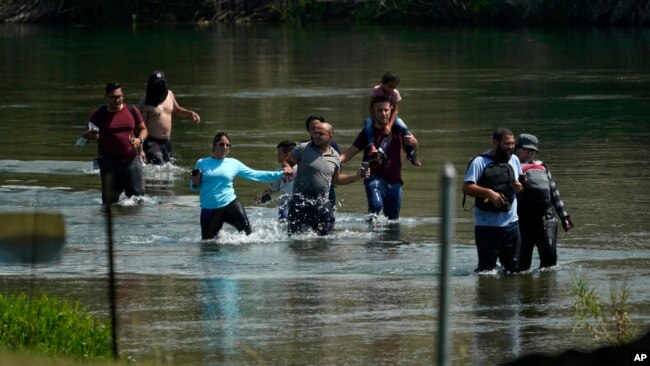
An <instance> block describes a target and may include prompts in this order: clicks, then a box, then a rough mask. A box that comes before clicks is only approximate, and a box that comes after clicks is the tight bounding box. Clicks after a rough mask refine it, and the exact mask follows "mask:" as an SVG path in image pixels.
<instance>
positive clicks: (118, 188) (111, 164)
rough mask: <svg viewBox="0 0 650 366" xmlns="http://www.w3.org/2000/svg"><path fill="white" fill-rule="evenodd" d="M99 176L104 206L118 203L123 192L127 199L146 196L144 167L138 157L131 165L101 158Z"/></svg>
mask: <svg viewBox="0 0 650 366" xmlns="http://www.w3.org/2000/svg"><path fill="white" fill-rule="evenodd" d="M99 175H100V176H101V178H102V203H104V204H107V203H115V202H117V201H118V200H119V199H120V194H121V193H122V192H124V194H125V195H126V196H127V197H131V196H142V195H144V189H143V188H142V166H141V165H140V159H139V158H137V157H136V158H135V159H133V160H132V161H131V162H130V163H122V162H118V161H113V160H109V159H106V158H99ZM109 187H110V191H109Z"/></svg>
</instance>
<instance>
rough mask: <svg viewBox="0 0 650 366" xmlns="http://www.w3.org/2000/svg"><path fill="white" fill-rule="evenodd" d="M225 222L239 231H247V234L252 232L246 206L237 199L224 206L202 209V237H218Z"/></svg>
mask: <svg viewBox="0 0 650 366" xmlns="http://www.w3.org/2000/svg"><path fill="white" fill-rule="evenodd" d="M224 222H225V223H228V224H230V225H232V226H234V227H235V229H237V231H239V232H242V231H244V232H246V235H250V233H251V232H252V230H251V224H250V222H248V216H246V211H245V210H244V206H242V205H241V203H239V201H237V199H235V200H234V201H232V202H230V203H229V204H227V205H225V206H224V207H220V208H214V209H212V208H203V209H201V239H203V240H205V239H212V238H214V237H216V236H217V234H219V230H221V228H222V227H223V223H224Z"/></svg>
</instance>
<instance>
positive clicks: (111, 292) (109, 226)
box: [102, 175, 117, 359]
mask: <svg viewBox="0 0 650 366" xmlns="http://www.w3.org/2000/svg"><path fill="white" fill-rule="evenodd" d="M110 182H111V176H110V175H107V177H106V180H105V181H104V184H102V189H104V190H105V196H106V197H107V199H108V202H105V203H104V207H105V209H106V236H107V237H108V297H109V301H110V305H111V309H110V310H111V338H112V348H113V359H117V315H116V310H115V308H116V305H115V268H114V265H113V213H112V212H111V205H112V204H113V203H112V202H113V197H112V195H113V194H112V192H113V191H112V188H111V184H110Z"/></svg>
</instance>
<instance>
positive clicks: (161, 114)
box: [138, 71, 201, 165]
mask: <svg viewBox="0 0 650 366" xmlns="http://www.w3.org/2000/svg"><path fill="white" fill-rule="evenodd" d="M138 107H139V108H140V111H142V117H143V118H144V121H145V123H146V125H147V130H148V131H149V137H147V139H146V140H145V142H144V146H143V151H144V154H145V157H146V159H147V161H149V163H151V164H155V165H161V164H164V163H167V162H169V161H170V158H171V153H172V143H171V134H172V114H173V115H174V116H176V117H180V118H191V119H192V120H194V122H196V124H197V125H198V124H199V123H200V122H201V117H200V116H199V115H198V114H197V113H196V112H194V111H191V110H189V109H185V108H183V107H181V106H180V105H178V102H176V98H175V97H174V93H173V92H172V91H171V90H169V89H168V88H167V80H166V79H165V74H164V73H163V72H162V71H154V72H152V73H151V75H149V80H148V81H147V92H146V94H145V96H144V98H142V100H140V104H139V106H138Z"/></svg>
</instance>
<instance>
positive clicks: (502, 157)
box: [496, 146, 512, 163]
mask: <svg viewBox="0 0 650 366" xmlns="http://www.w3.org/2000/svg"><path fill="white" fill-rule="evenodd" d="M496 153H497V162H499V163H507V162H509V161H510V158H511V157H512V150H509V149H508V150H506V149H503V148H502V147H501V146H497V151H496Z"/></svg>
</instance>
